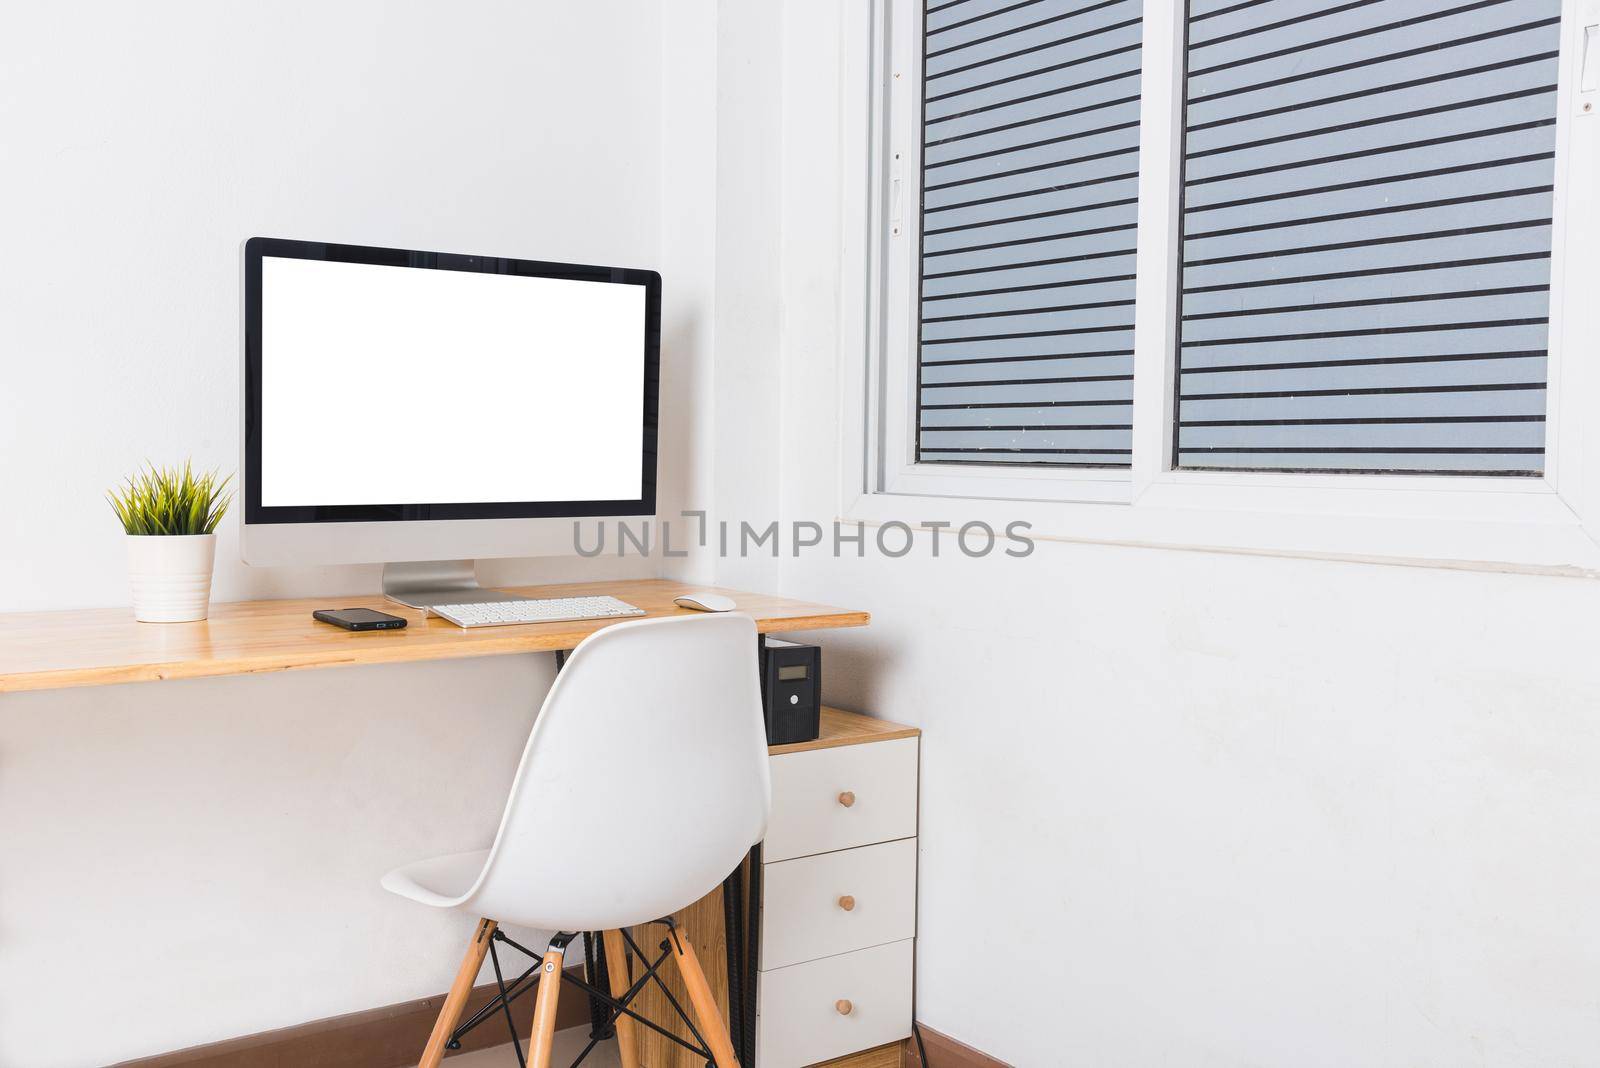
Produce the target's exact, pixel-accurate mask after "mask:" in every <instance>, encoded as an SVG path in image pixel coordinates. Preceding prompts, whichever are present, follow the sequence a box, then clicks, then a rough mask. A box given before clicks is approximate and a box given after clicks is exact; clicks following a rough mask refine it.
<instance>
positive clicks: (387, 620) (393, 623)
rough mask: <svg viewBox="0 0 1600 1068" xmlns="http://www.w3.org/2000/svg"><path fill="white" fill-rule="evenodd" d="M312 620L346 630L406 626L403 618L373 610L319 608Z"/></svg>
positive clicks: (386, 628) (391, 628)
mask: <svg viewBox="0 0 1600 1068" xmlns="http://www.w3.org/2000/svg"><path fill="white" fill-rule="evenodd" d="M311 618H312V619H315V620H317V621H319V622H322V623H332V624H333V625H334V626H336V627H343V628H344V629H345V630H400V629H401V628H403V627H404V626H405V625H406V621H405V619H404V617H402V616H391V615H390V614H389V613H387V612H378V611H374V610H373V609H371V608H319V609H317V610H316V611H315V612H312V613H311Z"/></svg>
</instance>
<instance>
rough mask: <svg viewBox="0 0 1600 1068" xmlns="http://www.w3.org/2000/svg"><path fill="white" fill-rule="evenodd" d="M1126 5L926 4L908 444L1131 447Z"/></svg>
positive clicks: (1103, 452)
mask: <svg viewBox="0 0 1600 1068" xmlns="http://www.w3.org/2000/svg"><path fill="white" fill-rule="evenodd" d="M1140 8H1141V0H1023V2H1020V3H1019V2H1017V0H943V2H939V0H935V2H933V3H931V4H929V6H928V7H927V10H926V19H925V35H924V53H923V57H924V59H923V62H924V74H923V85H924V91H923V129H924V145H923V153H922V258H921V268H922V288H921V318H920V324H921V329H920V335H921V336H920V343H919V344H920V347H919V357H920V358H919V361H918V366H919V381H918V395H919V419H918V434H917V439H918V440H917V446H918V447H917V455H918V459H919V460H921V461H923V462H951V463H973V462H977V463H1032V464H1039V463H1045V464H1093V465H1116V466H1126V465H1127V464H1128V462H1129V459H1130V456H1131V451H1132V447H1131V439H1132V434H1131V422H1132V419H1131V412H1132V406H1133V380H1132V375H1133V253H1134V241H1135V224H1136V222H1137V211H1138V206H1137V203H1136V200H1137V197H1138V151H1139V45H1140V27H1139V20H1140V13H1141V12H1140Z"/></svg>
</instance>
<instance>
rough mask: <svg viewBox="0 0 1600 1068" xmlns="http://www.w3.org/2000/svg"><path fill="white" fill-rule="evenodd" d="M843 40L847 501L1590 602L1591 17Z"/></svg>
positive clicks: (1463, 9) (1273, 22) (1548, 9)
mask: <svg viewBox="0 0 1600 1068" xmlns="http://www.w3.org/2000/svg"><path fill="white" fill-rule="evenodd" d="M876 11H877V12H878V14H877V17H876V21H875V22H872V26H873V27H875V28H876V29H877V30H878V31H880V32H881V35H880V36H879V37H878V38H877V40H878V41H879V42H880V43H881V46H882V47H881V50H879V48H878V46H875V45H864V46H863V49H864V51H863V55H865V56H872V57H874V58H872V59H870V60H863V61H862V62H863V65H862V66H860V67H858V68H857V70H859V71H861V72H863V73H862V77H864V78H865V77H868V76H867V75H866V74H865V69H866V64H867V63H871V64H873V69H872V74H871V76H870V80H871V82H872V84H873V86H874V90H875V93H876V94H877V96H876V98H875V102H874V103H873V104H872V105H871V107H870V108H869V107H868V105H867V104H865V103H864V104H863V108H864V109H867V110H868V111H870V114H869V115H867V117H865V118H863V119H862V120H861V122H862V124H863V126H862V129H863V132H864V133H866V134H867V136H866V137H864V138H863V139H862V141H863V143H864V144H866V145H872V146H876V147H873V148H870V149H868V148H863V149H862V150H861V153H862V155H861V156H860V159H861V165H862V166H867V165H869V164H870V166H872V167H874V168H876V173H877V177H876V178H875V180H874V183H873V186H872V188H874V189H876V190H879V191H880V192H879V193H878V196H879V197H881V199H878V200H874V201H872V202H871V203H864V204H863V207H862V208H861V220H862V226H863V228H864V230H866V231H869V232H870V233H871V234H872V235H873V237H872V239H871V242H870V244H869V246H868V247H867V248H866V249H865V250H864V251H863V253H862V256H863V266H864V268H865V269H867V270H870V271H872V272H874V274H873V275H872V276H873V277H876V278H878V279H879V280H880V282H881V286H880V287H879V288H876V289H874V290H873V291H872V292H871V294H870V295H869V297H868V299H867V303H866V304H865V305H864V306H862V308H861V311H860V315H861V317H862V320H863V321H864V323H865V325H866V330H865V331H864V334H863V336H864V337H865V338H866V339H867V355H864V356H863V357H862V358H863V360H864V361H865V367H864V371H865V373H864V374H863V375H862V376H861V381H860V383H859V384H858V385H851V384H848V383H847V385H846V389H856V390H858V391H859V396H860V404H861V410H864V411H865V412H866V413H867V417H866V422H865V425H864V428H863V432H862V436H861V439H860V440H861V447H860V449H859V451H857V452H856V453H855V455H856V456H858V457H859V459H858V460H857V461H855V462H856V463H857V464H858V467H857V468H856V470H855V472H852V471H851V470H848V469H847V470H846V472H845V474H846V477H847V478H848V479H851V480H857V479H858V480H859V485H860V491H859V492H860V493H861V494H863V495H864V496H865V497H874V496H876V497H880V498H883V499H884V500H885V501H888V500H889V499H892V498H895V497H901V498H904V497H943V498H960V499H962V500H966V501H992V502H1019V501H1038V502H1044V503H1052V502H1053V503H1055V504H1059V505H1061V506H1062V507H1065V508H1067V509H1068V510H1067V511H1061V510H1059V509H1058V511H1057V512H1056V513H1053V514H1058V515H1061V516H1068V515H1070V518H1071V521H1072V523H1073V524H1074V526H1073V527H1072V528H1071V529H1070V530H1068V529H1058V530H1056V531H1055V532H1056V533H1060V534H1063V535H1071V536H1086V537H1091V538H1092V539H1093V540H1101V539H1110V540H1122V539H1127V540H1136V541H1141V542H1146V541H1147V542H1151V543H1160V544H1167V543H1184V544H1192V543H1194V542H1195V541H1196V540H1203V541H1204V543H1205V544H1207V545H1213V546H1219V547H1228V546H1230V545H1236V544H1243V543H1245V542H1248V543H1250V544H1251V545H1254V546H1257V547H1261V548H1282V547H1284V546H1285V545H1290V544H1292V545H1300V544H1310V543H1316V544H1317V545H1318V546H1319V552H1320V551H1323V550H1327V551H1334V550H1335V549H1337V551H1340V552H1344V551H1349V552H1362V553H1371V554H1374V555H1376V554H1380V553H1387V552H1390V551H1393V552H1394V553H1395V554H1397V555H1404V556H1405V557H1406V558H1408V559H1410V558H1414V557H1417V556H1419V555H1420V554H1422V553H1424V552H1426V551H1427V550H1426V546H1427V545H1428V544H1429V543H1430V542H1433V543H1441V544H1442V543H1443V542H1445V541H1449V542H1450V543H1451V546H1450V549H1449V550H1448V554H1447V555H1454V556H1459V557H1462V558H1467V557H1473V558H1478V559H1502V558H1504V559H1511V558H1514V557H1522V558H1528V557H1530V556H1538V557H1539V558H1540V559H1542V560H1544V559H1548V558H1550V556H1551V555H1552V554H1557V555H1559V556H1561V557H1562V560H1561V562H1562V563H1563V565H1565V564H1568V563H1571V562H1572V561H1574V560H1577V559H1579V558H1580V557H1581V558H1582V559H1585V560H1588V559H1590V558H1591V557H1592V558H1593V561H1594V566H1595V567H1596V568H1600V550H1597V548H1596V542H1595V541H1594V540H1593V539H1591V538H1589V536H1588V535H1587V534H1581V537H1579V538H1577V540H1574V539H1573V538H1570V537H1568V535H1570V534H1572V533H1573V531H1577V530H1580V528H1583V527H1585V524H1586V522H1587V526H1588V527H1590V528H1593V529H1595V530H1597V531H1600V435H1593V434H1589V435H1587V438H1588V439H1589V440H1585V435H1584V434H1583V433H1582V430H1583V428H1584V426H1585V424H1587V423H1588V422H1591V421H1592V419H1593V415H1592V413H1593V411H1595V410H1596V406H1597V405H1600V365H1597V361H1600V344H1597V340H1596V339H1597V338H1600V309H1592V308H1591V307H1590V305H1592V304H1593V303H1594V301H1593V300H1591V299H1585V294H1587V293H1590V292H1594V291H1596V287H1597V286H1600V259H1597V254H1596V252H1595V246H1596V241H1595V239H1594V238H1593V237H1592V236H1590V235H1591V234H1592V233H1593V232H1594V231H1595V229H1596V227H1597V224H1600V213H1597V212H1596V210H1595V209H1596V205H1595V199H1596V196H1597V191H1600V174H1597V171H1600V162H1597V159H1600V145H1597V134H1596V124H1597V123H1600V117H1597V115H1596V111H1597V107H1600V75H1597V74H1596V72H1597V71H1600V3H1597V2H1596V0H1470V2H1462V0H1446V2H1445V3H1442V4H1428V3H1423V2H1422V0H1342V2H1341V0H1334V2H1332V3H1313V2H1311V0H1192V2H1190V3H1184V2H1182V0H930V2H929V3H927V4H926V5H924V4H923V3H922V2H920V0H879V2H878V5H877V8H876ZM867 21H871V20H867ZM864 32H865V31H864ZM1591 53H1592V54H1591ZM846 76H848V71H846ZM856 91H857V92H859V90H858V89H857V90H856ZM852 158H853V157H851V155H850V151H847V152H846V154H845V162H846V165H852V164H851V162H850V161H851V159H852ZM847 253H848V249H847ZM846 310H847V312H848V311H849V309H848V308H847V309H846ZM852 484H853V483H852ZM851 499H852V500H855V499H856V498H851ZM863 499H864V498H863ZM1586 502H1587V503H1586ZM1106 504H1113V505H1124V506H1126V505H1133V506H1135V507H1132V508H1124V509H1122V512H1123V513H1125V516H1133V517H1134V518H1126V517H1124V518H1120V519H1119V518H1115V515H1116V513H1115V512H1107V511H1104V510H1103V509H1102V510H1100V511H1095V510H1094V509H1100V508H1101V506H1103V505H1106ZM888 507H889V505H888V504H887V503H881V504H871V505H869V506H868V510H869V512H871V510H872V509H879V512H878V513H877V514H885V515H886V514H889V513H888V512H885V511H883V510H882V509H885V508H888ZM1073 508H1076V509H1079V510H1077V511H1072V510H1071V509H1073ZM1084 509H1087V510H1084ZM1586 509H1587V511H1586ZM1158 511H1159V512H1161V517H1157V516H1156V513H1157V512H1158ZM1247 512H1248V513H1250V514H1251V515H1252V516H1254V517H1255V518H1254V519H1253V520H1252V521H1251V525H1250V526H1249V528H1248V529H1246V527H1245V525H1244V522H1243V520H1235V521H1232V522H1231V523H1230V522H1229V521H1226V520H1225V518H1224V517H1225V515H1226V514H1233V515H1235V516H1237V515H1240V514H1241V513H1247ZM1180 513H1181V515H1182V516H1183V517H1184V518H1183V521H1182V522H1181V523H1179V522H1177V521H1175V520H1173V518H1172V517H1173V516H1174V515H1179V514H1180ZM1589 513H1593V514H1592V515H1590V514H1589ZM863 514H867V513H863ZM1141 515H1142V516H1143V517H1144V518H1139V517H1140V516H1141ZM1309 515H1318V516H1339V517H1341V521H1340V522H1339V523H1335V524H1330V523H1327V522H1321V524H1320V526H1319V525H1316V524H1313V523H1311V522H1310V521H1307V522H1305V523H1300V522H1299V521H1298V520H1293V519H1290V518H1287V517H1290V516H1309ZM1267 516H1271V517H1273V518H1271V520H1270V521H1269V520H1268V519H1267V518H1265V517H1267ZM1586 516H1587V517H1588V518H1587V520H1586ZM1419 517H1420V518H1419ZM1400 519H1405V520H1406V521H1410V520H1412V519H1418V520H1419V521H1423V520H1425V521H1427V522H1430V523H1431V522H1435V521H1437V522H1438V523H1440V524H1444V525H1442V526H1439V527H1437V528H1434V527H1430V528H1428V532H1427V536H1426V537H1423V536H1422V534H1421V533H1420V532H1419V530H1412V531H1411V534H1410V536H1408V537H1407V538H1404V539H1397V538H1394V537H1389V536H1388V534H1384V533H1383V531H1388V532H1390V533H1392V532H1393V531H1394V530H1398V529H1400V528H1399V527H1398V526H1396V525H1395V524H1394V523H1390V525H1389V526H1388V527H1384V528H1383V530H1382V531H1380V529H1379V528H1380V526H1381V525H1382V524H1383V523H1386V522H1389V521H1390V520H1395V521H1396V522H1398V521H1399V520H1400ZM1202 520H1203V521H1202ZM1346 520H1348V521H1346ZM1478 521H1490V522H1494V523H1498V524H1501V525H1502V529H1503V530H1511V529H1512V528H1513V527H1515V529H1516V530H1518V531H1521V532H1523V533H1526V532H1527V531H1529V530H1532V529H1533V528H1534V527H1537V528H1538V530H1537V532H1536V540H1537V539H1538V538H1546V535H1549V536H1550V537H1549V538H1546V541H1545V548H1544V549H1541V550H1539V552H1537V553H1524V552H1521V551H1520V550H1519V549H1517V548H1516V547H1515V546H1512V547H1510V548H1505V547H1502V542H1496V541H1494V540H1493V539H1492V538H1489V536H1488V535H1486V534H1485V535H1484V538H1485V539H1487V540H1482V541H1474V540H1473V539H1476V538H1478V536H1479V534H1481V533H1482V530H1481V529H1480V530H1477V531H1476V532H1474V533H1471V534H1470V536H1469V535H1468V534H1463V533H1461V532H1462V531H1463V530H1464V529H1465V528H1461V527H1459V524H1460V523H1462V522H1478ZM1163 523H1165V524H1168V525H1169V526H1168V527H1162V526H1160V524H1163ZM1297 523H1298V524H1299V525H1298V526H1297V525H1296V524H1297ZM1375 524H1376V525H1375ZM1450 524H1457V525H1456V526H1451V525H1450ZM1179 527H1181V528H1182V529H1183V530H1184V531H1185V533H1183V534H1168V533H1166V532H1165V531H1166V530H1168V529H1169V528H1170V529H1177V528H1179ZM1556 528H1560V529H1561V531H1562V533H1561V534H1560V535H1559V536H1557V535H1554V534H1551V532H1552V531H1553V530H1555V529H1556ZM1484 529H1486V528H1484ZM1090 530H1092V531H1093V533H1092V534H1085V533H1082V532H1084V531H1090ZM1295 531H1298V532H1299V533H1294V532H1295ZM1374 531H1377V532H1378V533H1373V535H1372V537H1370V538H1368V537H1366V533H1372V532H1374ZM1285 532H1289V533H1285ZM1352 532H1366V533H1361V536H1359V537H1358V536H1355V535H1354V534H1353V533H1352ZM1445 533H1450V534H1451V537H1448V538H1447V537H1445V536H1444V534H1445ZM1580 533H1581V531H1580ZM1456 535H1460V536H1459V537H1457V536H1456ZM1517 536H1518V537H1521V536H1522V535H1521V534H1519V535H1517ZM1339 538H1344V539H1345V540H1346V542H1348V545H1346V544H1343V543H1340V544H1337V545H1336V542H1337V539H1339ZM1469 542H1470V544H1469ZM1558 544H1559V545H1560V546H1562V547H1560V548H1551V546H1556V545H1558ZM1474 554H1476V555H1474ZM1584 566H1586V567H1587V566H1589V565H1587V564H1586V565H1584Z"/></svg>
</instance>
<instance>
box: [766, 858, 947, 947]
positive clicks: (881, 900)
mask: <svg viewBox="0 0 1600 1068" xmlns="http://www.w3.org/2000/svg"><path fill="white" fill-rule="evenodd" d="M762 878H763V885H764V893H763V894H762V913H761V967H762V968H763V969H764V970H770V969H773V968H783V967H787V966H788V965H790V964H799V963H800V962H802V961H807V960H814V959H815V958H817V957H830V956H833V955H835V954H838V953H848V952H850V951H851V950H856V949H866V948H868V947H870V946H878V945H883V944H884V943H886V942H900V941H903V940H905V939H907V938H910V937H911V936H912V935H913V934H915V933H916V928H917V840H916V839H915V838H902V839H901V840H900V841H898V842H884V843H882V844H881V845H870V846H862V847H860V848H859V849H844V850H840V851H838V852H835V853H822V854H819V855H818V856H814V857H801V858H799V859H797V860H785V861H781V862H779V863H777V864H768V865H767V866H766V867H765V869H764V871H763V876H762Z"/></svg>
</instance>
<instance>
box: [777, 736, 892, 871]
mask: <svg viewBox="0 0 1600 1068" xmlns="http://www.w3.org/2000/svg"><path fill="white" fill-rule="evenodd" d="M917 742H918V739H916V738H898V739H895V740H892V741H882V742H873V741H863V742H860V743H858V744H855V745H841V746H835V747H833V748H829V749H812V750H807V751H804V752H795V753H784V754H782V755H779V756H774V757H773V758H772V818H771V820H770V821H769V822H768V824H767V837H766V840H765V841H764V842H763V843H762V857H763V859H764V860H766V861H767V862H768V863H771V862H774V861H779V860H790V859H792V858H794V857H804V856H809V855H811V854H813V853H826V852H830V851H832V850H835V849H849V848H852V847H854V846H862V845H870V844H872V843H874V842H890V841H894V840H895V839H897V838H910V837H912V836H914V835H915V834H916V833H917Z"/></svg>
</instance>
